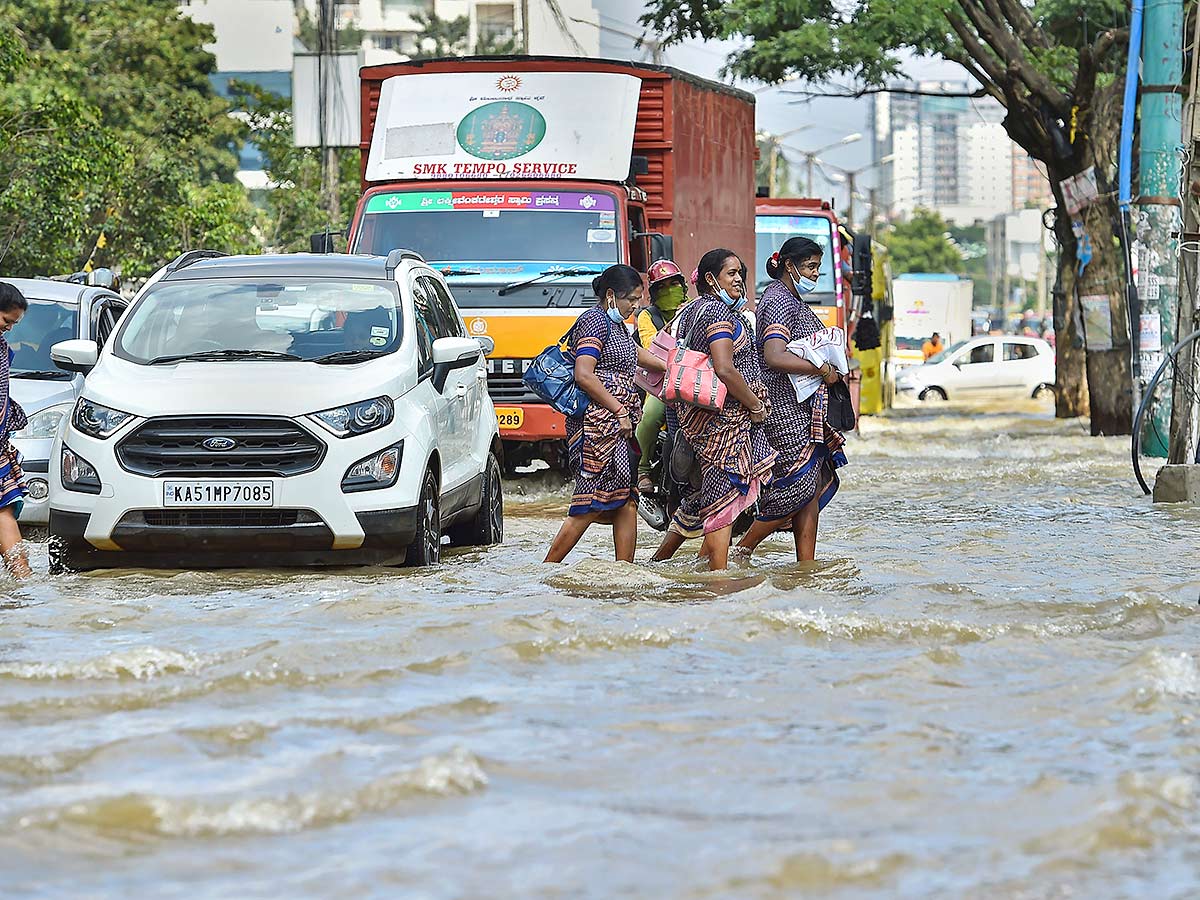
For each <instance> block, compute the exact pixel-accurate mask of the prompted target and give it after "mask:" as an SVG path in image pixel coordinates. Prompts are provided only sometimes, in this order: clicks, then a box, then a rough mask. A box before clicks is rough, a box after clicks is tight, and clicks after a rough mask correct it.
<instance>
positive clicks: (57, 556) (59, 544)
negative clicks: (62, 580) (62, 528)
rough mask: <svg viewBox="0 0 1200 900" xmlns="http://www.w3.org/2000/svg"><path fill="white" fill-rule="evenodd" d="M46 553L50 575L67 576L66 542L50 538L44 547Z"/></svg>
mask: <svg viewBox="0 0 1200 900" xmlns="http://www.w3.org/2000/svg"><path fill="white" fill-rule="evenodd" d="M46 553H47V555H48V556H49V558H50V565H49V572H50V574H51V575H65V574H67V542H66V541H64V540H63V539H62V538H60V537H53V536H52V537H51V538H50V542H49V544H48V545H47V547H46Z"/></svg>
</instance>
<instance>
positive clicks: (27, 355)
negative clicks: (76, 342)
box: [7, 297, 79, 377]
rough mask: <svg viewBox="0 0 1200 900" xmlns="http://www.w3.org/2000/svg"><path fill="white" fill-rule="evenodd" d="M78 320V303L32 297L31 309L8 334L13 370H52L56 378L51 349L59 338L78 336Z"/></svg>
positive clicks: (30, 299) (63, 339)
mask: <svg viewBox="0 0 1200 900" xmlns="http://www.w3.org/2000/svg"><path fill="white" fill-rule="evenodd" d="M78 320H79V305H78V304H77V303H59V302H57V301H54V300H37V299H34V298H33V297H30V298H29V309H27V310H26V311H25V315H23V316H22V317H21V321H20V322H18V323H17V324H16V325H14V326H13V328H12V331H10V332H9V333H8V335H7V337H8V346H9V347H11V348H12V351H13V361H12V371H13V373H14V374H16V373H20V372H48V373H51V377H54V376H53V373H54V371H55V366H54V361H53V360H52V359H50V348H51V347H53V346H54V345H55V344H57V343H58V342H59V341H69V340H71V339H72V338H75V337H78V333H77V331H76V328H77V327H78V326H77V324H76V323H77V322H78Z"/></svg>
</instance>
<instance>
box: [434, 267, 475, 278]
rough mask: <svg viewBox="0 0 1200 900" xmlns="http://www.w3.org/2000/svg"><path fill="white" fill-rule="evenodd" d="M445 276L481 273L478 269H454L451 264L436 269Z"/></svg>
mask: <svg viewBox="0 0 1200 900" xmlns="http://www.w3.org/2000/svg"><path fill="white" fill-rule="evenodd" d="M438 271H439V272H441V273H442V274H443V275H445V276H446V277H447V278H453V277H455V276H456V275H482V274H483V273H482V272H480V271H479V270H478V269H456V268H454V267H453V266H448V267H447V268H445V269H438Z"/></svg>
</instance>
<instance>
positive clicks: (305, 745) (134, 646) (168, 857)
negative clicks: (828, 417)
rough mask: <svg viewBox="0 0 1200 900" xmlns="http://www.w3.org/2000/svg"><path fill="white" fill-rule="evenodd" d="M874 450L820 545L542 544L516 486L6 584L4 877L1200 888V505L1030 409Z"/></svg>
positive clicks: (418, 884)
mask: <svg viewBox="0 0 1200 900" xmlns="http://www.w3.org/2000/svg"><path fill="white" fill-rule="evenodd" d="M849 453H850V456H851V461H852V465H851V467H850V468H847V469H845V470H843V472H844V475H845V478H844V486H843V489H842V492H841V494H840V495H839V496H838V498H837V500H836V501H835V502H834V505H833V506H832V507H831V508H830V509H829V510H828V511H827V514H826V515H825V516H824V517H823V519H822V541H821V545H820V547H819V550H818V552H819V555H820V556H821V557H822V559H821V560H820V561H819V562H818V563H816V564H810V565H803V566H802V565H797V564H796V563H795V562H794V560H791V559H790V555H791V552H790V549H789V546H788V544H786V543H784V541H783V540H782V539H781V540H778V541H776V542H773V543H770V544H768V545H766V546H765V551H764V552H763V553H762V554H761V557H760V558H758V559H756V561H755V563H754V564H753V565H752V566H751V567H749V568H745V569H741V570H736V571H733V572H731V573H729V574H725V575H710V574H708V573H701V572H698V571H696V570H695V567H694V565H693V564H692V563H691V562H690V561H688V560H687V559H684V558H681V559H680V560H679V561H678V562H675V563H672V564H667V565H664V566H657V567H648V566H641V565H638V566H630V565H621V564H616V563H613V562H610V561H607V560H606V559H605V558H604V557H605V556H607V555H609V553H610V551H609V546H610V544H609V535H608V533H606V532H604V531H601V530H595V531H594V532H593V533H592V534H590V535H589V536H588V537H587V538H586V539H585V541H584V543H583V544H582V545H581V548H580V549H579V550H578V551H576V553H574V554H572V556H571V557H569V559H568V563H567V564H565V565H561V566H545V565H543V564H542V563H541V558H542V556H543V554H544V552H545V548H546V545H547V542H548V541H549V539H550V538H551V536H552V535H553V533H554V531H555V529H556V528H557V526H558V523H559V521H560V516H561V515H562V513H563V511H564V507H565V500H566V495H565V493H560V492H558V491H556V490H555V489H554V485H553V484H552V483H551V482H549V481H547V480H546V479H545V478H527V479H525V480H523V481H522V482H521V483H520V484H519V485H517V486H516V487H515V488H513V489H512V490H511V491H510V496H509V502H508V522H507V528H508V539H507V542H506V543H505V545H504V546H503V547H499V548H494V549H491V550H488V551H486V552H468V553H454V554H448V555H447V559H446V561H445V563H444V564H443V565H442V566H441V567H440V568H438V569H436V570H415V571H402V570H397V571H391V570H382V569H373V570H346V571H338V572H320V571H318V572H310V573H304V572H301V573H296V572H258V573H253V572H236V573H227V572H216V573H204V572H186V573H178V572H174V573H147V572H116V573H94V574H89V575H86V576H70V577H64V578H58V579H50V578H47V577H45V576H39V577H37V578H35V579H34V580H33V581H32V582H30V583H28V584H25V585H21V586H17V585H14V584H12V583H4V584H2V585H0V590H2V592H3V596H4V600H3V603H4V605H3V607H2V608H0V896H3V897H5V898H18V897H20V898H24V897H71V898H81V897H89V898H90V897H121V898H135V897H154V898H188V900H194V898H208V897H230V898H272V900H274V898H290V897H338V898H350V897H354V898H357V897H371V898H374V897H379V898H391V897H404V898H409V897H411V898H493V897H520V898H580V897H584V898H593V897H594V898H608V897H648V898H660V897H661V898H675V897H680V898H726V897H728V898H756V897H795V896H823V895H834V896H889V897H893V896H894V897H922V898H924V897H962V896H971V897H994V896H1000V897H1033V898H1037V897H1097V896H1099V897H1155V898H1166V897H1181V898H1182V897H1194V896H1195V895H1196V892H1197V874H1198V872H1200V842H1198V841H1197V837H1198V830H1200V829H1198V824H1200V818H1198V817H1200V811H1198V804H1200V781H1198V778H1200V721H1198V720H1197V717H1198V715H1200V667H1198V665H1197V653H1200V644H1198V642H1197V636H1198V634H1200V629H1198V628H1197V624H1198V619H1197V613H1198V608H1197V600H1198V598H1200V572H1198V571H1197V558H1198V554H1197V547H1198V537H1200V513H1198V512H1197V511H1196V510H1192V509H1187V508H1182V507H1181V508H1171V507H1158V508H1155V507H1154V506H1152V505H1151V504H1150V502H1149V501H1148V500H1147V499H1144V498H1143V497H1142V496H1141V495H1140V492H1139V491H1138V490H1137V487H1136V485H1135V483H1134V480H1133V477H1132V474H1131V471H1130V465H1129V461H1128V444H1127V443H1126V442H1125V441H1124V440H1112V441H1109V440H1100V439H1094V438H1091V437H1088V436H1087V435H1086V433H1085V431H1084V429H1083V428H1082V427H1081V426H1080V425H1079V424H1078V423H1063V422H1056V421H1054V420H1053V419H1052V418H1050V417H1049V416H1048V414H1046V413H1045V412H1044V411H1041V410H1038V409H1034V408H1031V409H1030V410H1028V411H1026V412H1023V413H1021V414H1002V413H997V412H988V411H974V412H971V411H961V410H959V411H954V410H948V411H940V414H938V415H932V414H923V413H919V412H918V413H909V414H906V415H898V416H896V417H894V418H889V419H885V420H868V421H867V422H866V423H865V424H864V428H863V434H862V436H861V437H860V438H859V439H857V440H855V441H853V442H852V444H851V446H850V448H849ZM515 491H522V492H523V493H522V494H521V495H517V494H516V493H515ZM656 537H657V535H654V534H652V533H650V532H649V530H648V529H645V528H643V529H642V532H641V536H640V539H639V544H640V547H641V550H640V551H639V553H640V556H641V557H642V558H646V557H648V556H649V552H650V548H651V547H652V546H653V545H654V543H655V538H656ZM693 552H694V551H693ZM33 555H34V564H35V566H36V567H39V568H40V570H41V571H42V572H44V571H45V567H46V558H45V549H44V546H41V547H35V549H34V554H33Z"/></svg>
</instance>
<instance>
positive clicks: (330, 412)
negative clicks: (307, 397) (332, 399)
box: [309, 397, 395, 438]
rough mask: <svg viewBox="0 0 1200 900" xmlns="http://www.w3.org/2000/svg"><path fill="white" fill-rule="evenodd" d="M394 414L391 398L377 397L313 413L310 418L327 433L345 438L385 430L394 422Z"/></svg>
mask: <svg viewBox="0 0 1200 900" xmlns="http://www.w3.org/2000/svg"><path fill="white" fill-rule="evenodd" d="M394 412H395V409H394V407H393V405H392V400H391V398H390V397H375V398H373V399H371V400H361V401H359V402H358V403H348V404H346V405H345V406H335V407H334V408H333V409H326V410H323V411H322V412H318V413H313V414H312V415H311V416H309V418H310V419H312V420H313V421H314V422H316V423H317V424H319V425H321V426H322V427H323V428H325V430H326V431H329V432H332V433H333V434H336V435H337V436H338V437H340V438H344V437H354V436H356V435H360V434H366V433H367V432H369V431H375V430H376V429H378V428H383V427H384V426H385V425H387V424H389V423H390V422H391V421H392V416H393V415H394Z"/></svg>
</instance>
